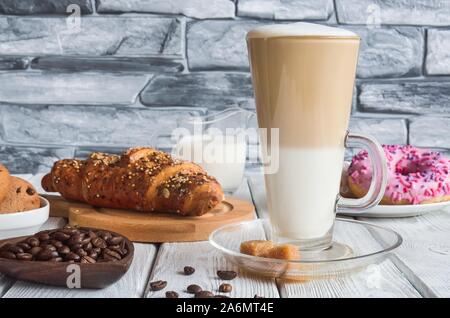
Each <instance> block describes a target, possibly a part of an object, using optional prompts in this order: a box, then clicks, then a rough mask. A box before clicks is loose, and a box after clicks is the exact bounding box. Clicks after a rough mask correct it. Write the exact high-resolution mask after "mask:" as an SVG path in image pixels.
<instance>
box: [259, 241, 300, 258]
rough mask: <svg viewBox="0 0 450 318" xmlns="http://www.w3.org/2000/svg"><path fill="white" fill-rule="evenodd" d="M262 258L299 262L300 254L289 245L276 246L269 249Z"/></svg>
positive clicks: (295, 248)
mask: <svg viewBox="0 0 450 318" xmlns="http://www.w3.org/2000/svg"><path fill="white" fill-rule="evenodd" d="M261 256H262V257H268V258H276V259H285V260H299V259H300V253H299V251H298V248H297V247H296V246H294V245H291V244H284V245H278V246H275V247H273V248H271V249H269V250H268V251H267V252H266V253H264V254H262V255H261Z"/></svg>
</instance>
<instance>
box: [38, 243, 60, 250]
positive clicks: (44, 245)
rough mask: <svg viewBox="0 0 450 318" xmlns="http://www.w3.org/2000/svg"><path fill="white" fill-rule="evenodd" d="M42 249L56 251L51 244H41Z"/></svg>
mask: <svg viewBox="0 0 450 318" xmlns="http://www.w3.org/2000/svg"><path fill="white" fill-rule="evenodd" d="M41 247H42V248H43V249H44V250H50V251H56V247H54V246H53V245H51V244H41Z"/></svg>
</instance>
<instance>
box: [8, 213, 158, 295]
mask: <svg viewBox="0 0 450 318" xmlns="http://www.w3.org/2000/svg"><path fill="white" fill-rule="evenodd" d="M65 223H66V222H65V220H64V219H63V218H50V219H49V220H48V221H47V222H46V223H45V224H44V225H43V226H42V228H41V229H42V230H44V229H53V228H58V227H61V226H64V225H65ZM134 247H135V253H134V259H133V263H132V264H131V267H130V269H129V270H128V272H127V273H126V274H125V275H124V276H123V277H122V278H121V279H120V280H119V281H118V282H116V283H115V284H114V285H111V286H109V287H107V288H105V289H101V290H89V289H68V288H63V287H52V286H45V285H39V284H33V283H28V282H23V281H17V282H15V283H14V284H12V286H11V280H7V281H5V283H4V284H5V286H6V287H5V291H4V295H3V297H6V298H28V297H30V298H31V297H32V298H43V297H46V298H47V297H49V298H84V297H90V298H93V297H94V298H97V297H98V298H119V297H120V298H121V297H142V295H143V293H144V290H145V287H146V283H147V280H148V276H149V274H150V271H151V267H152V264H153V261H154V258H155V256H156V252H157V247H156V245H154V244H137V243H135V244H134ZM1 279H2V278H1V277H0V293H1V286H2V285H1V283H2V280H1ZM6 290H7V291H6Z"/></svg>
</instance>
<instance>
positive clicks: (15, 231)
mask: <svg viewBox="0 0 450 318" xmlns="http://www.w3.org/2000/svg"><path fill="white" fill-rule="evenodd" d="M39 199H40V200H41V207H40V208H39V209H35V210H30V211H26V212H19V213H9V214H0V239H6V238H11V237H17V236H25V235H32V234H34V233H36V232H38V231H39V229H40V228H41V226H42V224H44V223H45V222H47V220H48V217H49V212H50V203H49V202H48V201H47V199H45V198H43V197H39Z"/></svg>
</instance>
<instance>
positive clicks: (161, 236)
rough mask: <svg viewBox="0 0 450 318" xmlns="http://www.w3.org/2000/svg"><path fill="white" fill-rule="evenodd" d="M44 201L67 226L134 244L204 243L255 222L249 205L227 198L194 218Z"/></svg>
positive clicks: (51, 197) (56, 199)
mask: <svg viewBox="0 0 450 318" xmlns="http://www.w3.org/2000/svg"><path fill="white" fill-rule="evenodd" d="M44 197H45V198H47V199H48V200H49V201H50V216H56V217H65V218H68V219H69V224H70V225H77V226H82V227H91V228H98V229H105V230H109V231H113V232H117V233H120V234H122V235H124V236H126V237H127V238H128V239H130V240H131V241H134V242H152V243H156V242H189V241H204V240H207V239H208V237H209V234H211V232H212V231H214V230H215V229H217V228H219V227H221V226H222V225H225V224H230V223H236V222H242V221H248V220H253V219H254V218H255V212H254V211H255V210H254V207H253V204H251V203H250V202H247V201H243V200H240V199H237V198H233V197H227V198H226V199H225V201H223V202H222V203H221V204H219V206H217V207H216V208H215V209H214V210H212V211H210V212H208V213H207V214H205V215H202V216H197V217H183V216H177V215H171V214H165V213H142V212H136V211H129V210H118V209H108V208H94V207H92V206H90V205H88V204H84V203H78V202H71V201H67V200H65V199H64V198H62V197H61V196H59V195H44Z"/></svg>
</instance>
